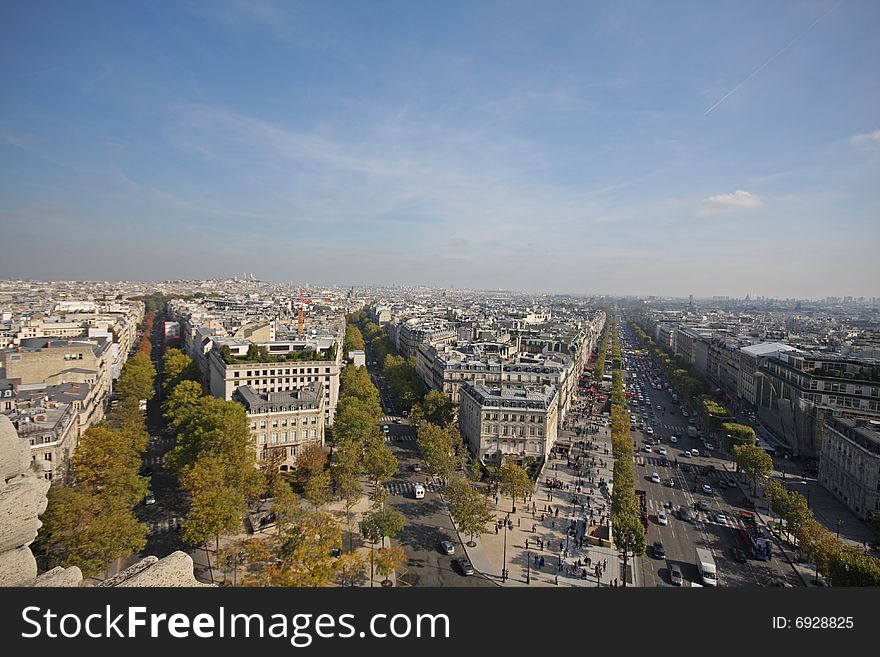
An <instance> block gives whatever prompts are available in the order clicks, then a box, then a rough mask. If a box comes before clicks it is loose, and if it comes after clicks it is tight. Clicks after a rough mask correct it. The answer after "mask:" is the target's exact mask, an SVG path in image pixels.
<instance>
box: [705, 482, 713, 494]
mask: <svg viewBox="0 0 880 657" xmlns="http://www.w3.org/2000/svg"><path fill="white" fill-rule="evenodd" d="M703 492H704V493H705V494H706V495H711V494H712V487H711V486H710V485H709V484H703Z"/></svg>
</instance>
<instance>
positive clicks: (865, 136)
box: [849, 130, 880, 145]
mask: <svg viewBox="0 0 880 657" xmlns="http://www.w3.org/2000/svg"><path fill="white" fill-rule="evenodd" d="M849 140H850V142H851V143H853V144H877V145H880V130H875V131H874V132H863V133H861V134H859V135H853V136H852V137H850V138H849Z"/></svg>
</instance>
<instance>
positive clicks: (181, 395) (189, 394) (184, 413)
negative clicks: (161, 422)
mask: <svg viewBox="0 0 880 657" xmlns="http://www.w3.org/2000/svg"><path fill="white" fill-rule="evenodd" d="M204 396H205V394H204V392H203V391H202V386H201V385H200V384H199V383H197V382H195V381H181V382H180V383H179V384H177V385H176V386H174V388H173V389H172V390H171V392H170V394H168V395H167V396H166V397H165V401H164V402H163V403H162V413H163V415H164V416H165V420H166V421H167V422H168V424H169V427H170V428H171V429H172V430H174V431H178V430H180V428H181V427H182V426H184V425H185V424H186V422H187V421H188V419H189V416H190V412H191V411H192V410H193V409H195V408H196V407H197V406H198V403H199V400H200V399H201V398H202V397H204Z"/></svg>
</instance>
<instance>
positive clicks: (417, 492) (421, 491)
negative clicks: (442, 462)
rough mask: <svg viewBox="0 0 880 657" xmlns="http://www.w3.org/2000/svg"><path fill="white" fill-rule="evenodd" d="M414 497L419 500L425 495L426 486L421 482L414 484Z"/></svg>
mask: <svg viewBox="0 0 880 657" xmlns="http://www.w3.org/2000/svg"><path fill="white" fill-rule="evenodd" d="M413 497H415V498H416V499H417V500H420V499H422V498H423V497H425V487H424V486H422V485H421V484H415V485H414V486H413Z"/></svg>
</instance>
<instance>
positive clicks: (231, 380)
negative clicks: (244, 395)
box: [205, 336, 345, 426]
mask: <svg viewBox="0 0 880 657" xmlns="http://www.w3.org/2000/svg"><path fill="white" fill-rule="evenodd" d="M252 344H253V343H250V342H247V341H236V340H234V339H231V338H214V339H213V342H212V345H213V346H212V348H211V349H210V350H209V351H208V352H207V353H206V355H205V362H206V364H207V370H208V372H207V376H208V386H209V390H210V391H211V394H212V395H214V396H215V397H220V398H221V399H232V394H233V392H235V390H236V388H239V387H242V386H250V387H251V388H252V389H253V390H254V391H256V392H257V393H260V394H266V393H275V392H290V391H296V390H300V389H303V388H305V387H307V386H308V385H309V384H311V383H315V382H317V383H319V384H320V385H321V387H322V389H323V393H322V394H323V398H324V406H323V412H324V420H325V423H326V424H327V426H332V425H333V416H334V414H335V412H336V404H337V403H338V401H339V375H340V372H341V371H342V368H343V367H344V366H345V361H344V359H343V353H342V349H340V348H339V345H338V341H337V339H336V338H335V337H333V336H324V337H321V338H316V339H311V338H309V339H306V340H301V341H286V342H272V343H269V344H266V345H257V346H259V347H263V348H265V349H266V352H267V353H268V354H269V355H270V356H271V357H272V360H268V361H261V360H260V358H256V359H253V360H252V359H250V358H248V356H247V352H248V349H249V348H250V346H251V345H252ZM224 347H226V349H228V350H229V352H228V355H227V356H226V357H225V358H224V356H223V352H224V351H225V349H224ZM306 354H313V355H314V356H313V357H312V358H309V357H308V356H307V355H306ZM288 356H290V357H291V359H290V360H288V359H287V358H288ZM276 358H277V359H278V360H274V359H276Z"/></svg>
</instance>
